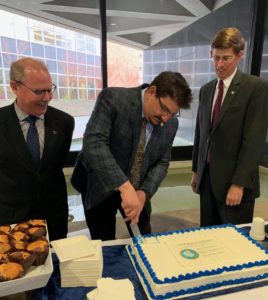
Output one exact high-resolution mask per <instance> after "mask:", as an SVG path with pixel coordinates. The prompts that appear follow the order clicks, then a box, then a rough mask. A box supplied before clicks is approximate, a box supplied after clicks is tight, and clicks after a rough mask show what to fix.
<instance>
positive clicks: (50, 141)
mask: <svg viewBox="0 0 268 300" xmlns="http://www.w3.org/2000/svg"><path fill="white" fill-rule="evenodd" d="M44 121H45V141H44V150H43V155H42V158H41V166H42V165H43V163H44V162H45V163H46V164H47V163H48V161H49V160H50V158H51V153H53V148H54V146H55V143H56V142H57V139H58V138H59V134H58V130H59V128H58V125H57V123H58V122H57V120H54V119H53V118H52V116H51V113H50V110H49V107H48V110H47V112H46V114H45V120H44Z"/></svg>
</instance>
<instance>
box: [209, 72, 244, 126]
mask: <svg viewBox="0 0 268 300" xmlns="http://www.w3.org/2000/svg"><path fill="white" fill-rule="evenodd" d="M240 82H241V73H240V71H237V72H236V74H235V76H234V78H233V80H232V82H231V85H230V87H229V89H228V91H227V93H226V96H225V98H224V101H223V104H222V107H221V110H220V114H219V118H218V120H217V122H216V124H215V127H214V130H215V129H216V128H217V126H218V125H219V124H220V122H221V120H222V119H223V118H224V115H225V114H226V112H227V111H228V108H229V107H230V105H231V104H232V102H233V100H234V98H235V96H236V95H237V93H238V91H239V89H240ZM214 130H213V131H214ZM213 131H212V132H213Z"/></svg>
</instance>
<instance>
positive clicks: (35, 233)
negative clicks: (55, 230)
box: [28, 227, 46, 242]
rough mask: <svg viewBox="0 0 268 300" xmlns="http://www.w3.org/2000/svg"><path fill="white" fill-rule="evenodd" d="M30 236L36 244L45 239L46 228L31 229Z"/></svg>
mask: <svg viewBox="0 0 268 300" xmlns="http://www.w3.org/2000/svg"><path fill="white" fill-rule="evenodd" d="M28 234H29V236H30V237H31V240H32V241H33V242H34V241H36V240H39V239H40V238H41V237H45V235H46V228H45V227H31V228H29V229H28Z"/></svg>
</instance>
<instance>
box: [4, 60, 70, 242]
mask: <svg viewBox="0 0 268 300" xmlns="http://www.w3.org/2000/svg"><path fill="white" fill-rule="evenodd" d="M10 87H11V89H12V91H13V92H14V94H15V95H16V100H15V101H14V103H12V104H11V105H8V106H5V107H2V108H1V109H0V141H1V143H0V144H1V146H0V225H5V224H12V223H19V222H23V221H28V220H29V219H36V218H37V219H45V220H46V221H47V225H48V231H49V237H50V239H51V240H55V239H60V238H65V237H66V235H67V230H68V203H67V189H66V183H65V178H64V174H63V170H62V169H63V167H64V163H65V159H66V157H67V154H68V152H69V148H70V144H71V140H72V133H73V129H74V118H73V117H72V116H70V115H68V114H67V113H65V112H63V111H60V110H58V109H55V108H53V107H50V106H49V105H48V104H49V102H50V101H51V99H52V96H53V92H54V91H55V89H56V86H55V85H54V84H53V83H52V81H51V76H50V74H49V71H48V69H47V67H46V66H45V65H44V63H43V62H41V61H39V60H36V59H32V58H21V59H19V60H18V61H16V62H14V63H12V65H11V68H10ZM32 119H34V120H35V124H34V125H33V127H31V126H32V124H31V123H30V122H29V120H32ZM31 130H33V131H31ZM29 132H32V133H33V132H34V133H35V135H34V137H35V138H36V139H30V138H29ZM32 145H36V147H35V148H34V149H35V151H36V152H34V153H33V152H32V150H33V148H32ZM33 154H36V156H35V155H33Z"/></svg>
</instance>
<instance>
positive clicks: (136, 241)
mask: <svg viewBox="0 0 268 300" xmlns="http://www.w3.org/2000/svg"><path fill="white" fill-rule="evenodd" d="M227 227H231V228H233V229H235V230H236V231H237V232H238V233H239V234H241V235H242V236H244V237H245V238H246V239H247V240H249V241H250V242H251V243H253V244H254V245H255V246H256V247H258V248H260V249H261V250H262V251H263V252H264V253H265V254H268V251H267V250H265V249H264V247H263V246H261V245H260V244H259V243H257V242H256V241H255V240H253V239H252V238H251V237H249V236H248V235H247V233H246V232H244V231H243V230H241V229H239V228H237V227H236V226H234V225H233V224H226V225H216V226H210V227H203V228H202V227H201V228H200V227H196V228H189V229H183V230H176V231H168V232H164V233H153V234H148V235H144V237H145V238H146V237H158V236H167V235H172V234H177V233H186V232H194V231H202V230H211V229H217V228H227ZM132 242H133V244H134V246H135V247H136V249H137V251H138V253H139V255H140V257H141V259H142V261H143V263H144V265H145V267H146V268H147V270H148V272H149V274H150V276H151V278H152V280H153V281H154V282H155V283H157V284H160V285H161V284H166V283H176V282H180V281H183V280H191V279H195V278H199V277H203V276H213V275H216V274H221V273H223V272H233V271H237V270H242V269H245V268H252V267H255V266H264V265H268V259H267V260H261V261H255V262H250V263H245V264H238V265H235V266H230V267H223V268H217V269H214V270H211V271H208V270H205V271H200V272H197V273H195V272H194V273H191V274H186V275H179V276H178V277H172V278H165V279H164V280H160V279H159V278H157V276H156V274H155V272H154V271H153V269H152V267H151V266H150V263H149V262H148V260H147V259H146V257H145V255H144V253H143V250H142V248H141V246H140V242H142V239H141V238H140V237H133V238H132ZM127 249H128V251H129V253H130V255H131V257H132V259H133V262H134V264H135V267H136V269H137V271H138V272H139V274H140V275H141V277H142V278H143V281H144V283H145V285H146V287H147V290H148V292H149V294H150V297H151V298H153V299H161V300H162V299H169V298H171V297H177V296H184V295H187V294H195V293H200V292H204V291H209V290H211V289H215V288H219V287H223V286H225V287H228V286H232V285H236V284H245V283H251V282H253V281H257V280H262V279H267V278H268V273H265V274H263V275H258V276H253V277H245V278H240V279H232V280H224V281H222V282H216V283H210V284H207V285H201V286H199V287H195V288H189V289H186V290H180V291H175V292H171V293H167V294H165V295H158V296H157V295H154V293H153V291H152V289H151V287H150V284H149V282H148V281H147V279H146V277H145V275H144V273H143V271H142V270H141V268H140V266H139V264H138V261H137V259H136V257H135V255H134V254H133V252H132V248H131V246H127Z"/></svg>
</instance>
